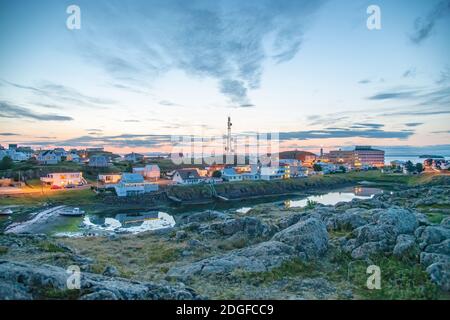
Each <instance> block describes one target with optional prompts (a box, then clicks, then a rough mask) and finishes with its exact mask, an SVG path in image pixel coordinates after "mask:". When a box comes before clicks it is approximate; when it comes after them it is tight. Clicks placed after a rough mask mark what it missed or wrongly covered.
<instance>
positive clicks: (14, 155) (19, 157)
mask: <svg viewBox="0 0 450 320" xmlns="http://www.w3.org/2000/svg"><path fill="white" fill-rule="evenodd" d="M4 157H10V158H11V160H12V161H26V160H28V159H29V158H30V157H28V156H27V154H25V153H23V152H17V151H16V150H15V149H6V150H0V160H2V159H3V158H4Z"/></svg>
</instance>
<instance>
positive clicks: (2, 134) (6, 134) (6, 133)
mask: <svg viewBox="0 0 450 320" xmlns="http://www.w3.org/2000/svg"><path fill="white" fill-rule="evenodd" d="M0 136H4V137H10V136H20V134H18V133H12V132H0Z"/></svg>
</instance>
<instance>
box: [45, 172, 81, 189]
mask: <svg viewBox="0 0 450 320" xmlns="http://www.w3.org/2000/svg"><path fill="white" fill-rule="evenodd" d="M41 181H42V182H43V183H45V184H48V185H52V186H54V185H56V186H61V187H62V186H66V185H69V184H73V185H82V184H86V180H85V179H84V178H83V173H82V172H55V173H49V174H47V175H46V176H45V177H42V178H41Z"/></svg>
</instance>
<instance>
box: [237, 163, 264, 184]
mask: <svg viewBox="0 0 450 320" xmlns="http://www.w3.org/2000/svg"><path fill="white" fill-rule="evenodd" d="M241 176H242V180H250V181H255V180H259V179H260V178H261V177H260V172H259V167H258V165H256V164H252V165H251V166H250V171H247V172H244V173H242V174H241Z"/></svg>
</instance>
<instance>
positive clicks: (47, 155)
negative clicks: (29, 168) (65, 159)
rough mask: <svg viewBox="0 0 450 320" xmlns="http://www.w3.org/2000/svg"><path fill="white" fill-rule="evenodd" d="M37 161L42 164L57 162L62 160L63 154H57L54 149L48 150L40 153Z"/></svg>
mask: <svg viewBox="0 0 450 320" xmlns="http://www.w3.org/2000/svg"><path fill="white" fill-rule="evenodd" d="M37 161H38V162H39V163H40V164H57V163H58V162H61V156H60V155H58V154H56V153H55V152H54V151H53V150H46V151H42V152H40V153H39V154H38V156H37Z"/></svg>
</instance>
